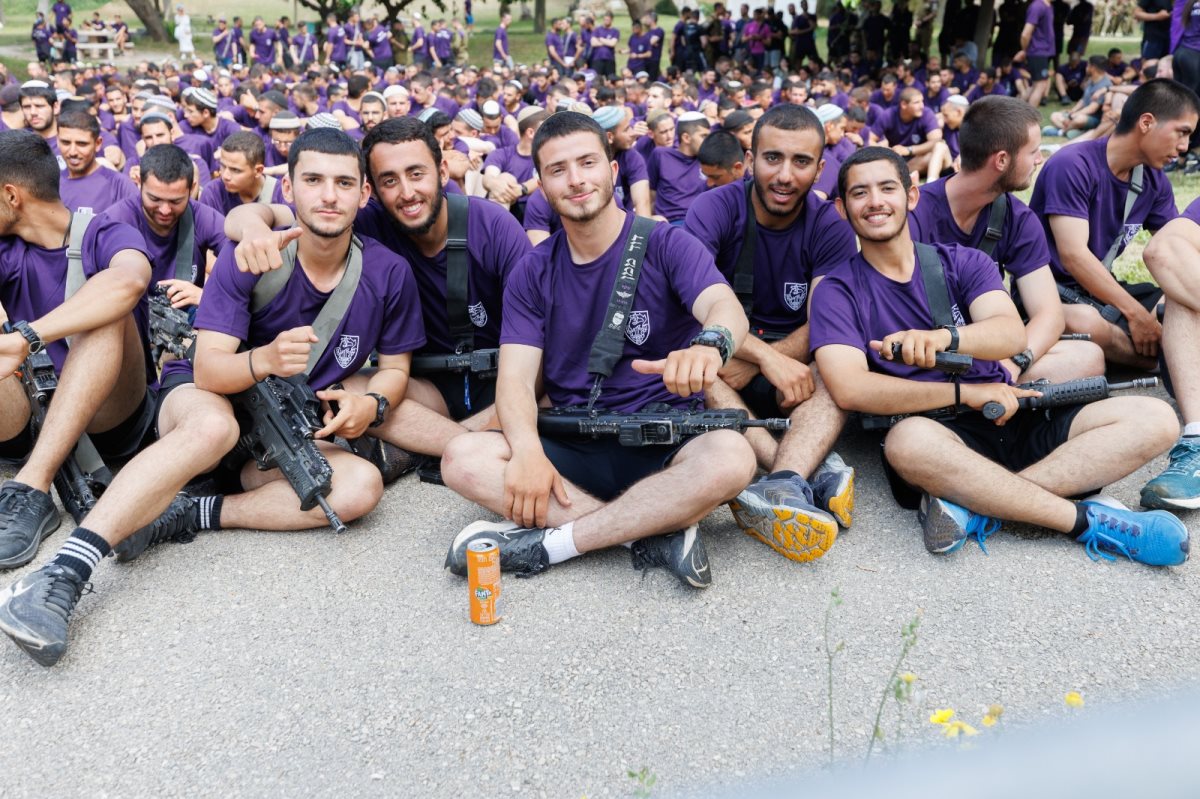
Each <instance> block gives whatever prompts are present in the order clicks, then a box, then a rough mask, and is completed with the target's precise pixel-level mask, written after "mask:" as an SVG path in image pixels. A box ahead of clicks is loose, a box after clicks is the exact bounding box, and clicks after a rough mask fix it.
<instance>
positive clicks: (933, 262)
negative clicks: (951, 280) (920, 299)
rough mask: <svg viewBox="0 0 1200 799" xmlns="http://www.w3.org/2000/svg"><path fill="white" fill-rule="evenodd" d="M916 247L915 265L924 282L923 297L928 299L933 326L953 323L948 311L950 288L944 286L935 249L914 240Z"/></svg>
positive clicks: (943, 276)
mask: <svg viewBox="0 0 1200 799" xmlns="http://www.w3.org/2000/svg"><path fill="white" fill-rule="evenodd" d="M914 245H915V246H916V248H917V265H918V266H919V267H920V269H921V282H922V283H924V284H925V298H926V299H927V300H928V301H929V313H930V315H931V316H932V317H933V326H934V327H935V328H936V327H941V326H942V325H953V324H955V321H954V316H953V314H951V313H950V308H951V303H950V290H949V289H948V288H946V272H945V270H944V269H943V268H942V259H941V257H940V256H938V252H937V250H935V249H934V248H933V247H931V246H930V245H928V244H921V243H920V242H914Z"/></svg>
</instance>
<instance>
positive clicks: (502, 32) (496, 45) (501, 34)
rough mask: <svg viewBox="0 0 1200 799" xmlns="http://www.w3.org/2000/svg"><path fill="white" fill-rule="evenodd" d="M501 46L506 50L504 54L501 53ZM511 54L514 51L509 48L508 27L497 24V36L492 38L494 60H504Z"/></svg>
mask: <svg viewBox="0 0 1200 799" xmlns="http://www.w3.org/2000/svg"><path fill="white" fill-rule="evenodd" d="M501 48H503V50H504V55H501V53H500V50H501ZM511 55H512V51H511V50H509V49H508V28H503V27H500V26H497V27H496V36H495V37H494V38H493V39H492V60H493V61H503V60H504V59H505V58H506V57H508V56H511Z"/></svg>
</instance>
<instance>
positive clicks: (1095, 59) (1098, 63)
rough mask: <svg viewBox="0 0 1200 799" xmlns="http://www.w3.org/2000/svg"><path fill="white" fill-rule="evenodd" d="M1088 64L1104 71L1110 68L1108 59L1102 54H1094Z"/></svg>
mask: <svg viewBox="0 0 1200 799" xmlns="http://www.w3.org/2000/svg"><path fill="white" fill-rule="evenodd" d="M1088 66H1089V67H1095V68H1096V69H1098V70H1100V71H1101V72H1103V71H1104V70H1106V69H1108V59H1107V58H1105V57H1104V56H1102V55H1094V56H1092V57H1091V58H1089V59H1088Z"/></svg>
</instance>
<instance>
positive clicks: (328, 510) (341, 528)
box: [317, 494, 346, 534]
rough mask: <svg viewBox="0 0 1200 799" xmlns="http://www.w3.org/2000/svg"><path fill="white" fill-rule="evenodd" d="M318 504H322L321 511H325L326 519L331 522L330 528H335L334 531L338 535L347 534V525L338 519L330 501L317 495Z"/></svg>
mask: <svg viewBox="0 0 1200 799" xmlns="http://www.w3.org/2000/svg"><path fill="white" fill-rule="evenodd" d="M317 503H318V504H320V506H321V510H323V511H325V518H326V519H328V520H329V526H330V527H332V528H333V531H334V532H335V533H338V534H341V533H344V532H346V524H345V523H344V522H343V521H342V520H341V519H339V518H338V515H337V513H336V512H335V511H334V509H333V507H332V506H331V505H330V504H329V500H327V499H325V497H323V496H322V495H320V494H317Z"/></svg>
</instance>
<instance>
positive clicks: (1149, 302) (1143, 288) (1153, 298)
mask: <svg viewBox="0 0 1200 799" xmlns="http://www.w3.org/2000/svg"><path fill="white" fill-rule="evenodd" d="M1117 285H1119V286H1120V287H1121V288H1123V289H1125V293H1126V294H1128V295H1129V296H1130V297H1133V298H1134V299H1135V300H1137V301H1138V303H1139V304H1140V305H1141V306H1142V307H1143V308H1145V309H1146V310H1147V311H1152V310H1154V308H1155V307H1156V306H1157V305H1158V304H1159V303H1160V302H1161V301H1162V298H1163V291H1162V289H1160V288H1159V287H1158V286H1156V285H1154V284H1153V283H1126V282H1124V281H1123V280H1118V281H1117ZM1070 288H1073V289H1074V290H1075V291H1078V292H1079V293H1080V294H1082V295H1083V296H1085V297H1089V298H1091V299H1095V298H1094V297H1092V295H1090V294H1088V293H1087V292H1086V291H1084V289H1083V286H1080V285H1074V286H1071V287H1070ZM1012 298H1013V302H1014V303H1015V304H1016V306H1017V311H1018V312H1019V313H1020V314H1021V318H1022V319H1024V320H1025V321H1026V322H1028V321H1029V315H1028V314H1027V313H1025V304H1024V303H1022V302H1021V292H1020V291H1014V292H1013V293H1012ZM1096 301H1097V302H1099V300H1096ZM1117 327H1119V328H1121V329H1122V330H1124V331H1125V334H1126V335H1128V334H1129V322H1127V321H1126V320H1125V317H1123V316H1122V317H1121V319H1120V321H1118V322H1117Z"/></svg>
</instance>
